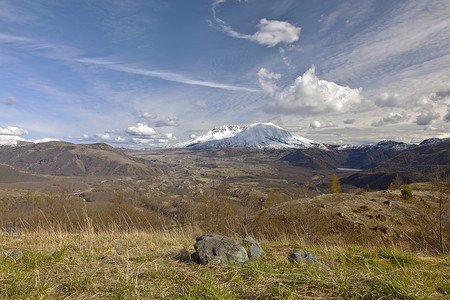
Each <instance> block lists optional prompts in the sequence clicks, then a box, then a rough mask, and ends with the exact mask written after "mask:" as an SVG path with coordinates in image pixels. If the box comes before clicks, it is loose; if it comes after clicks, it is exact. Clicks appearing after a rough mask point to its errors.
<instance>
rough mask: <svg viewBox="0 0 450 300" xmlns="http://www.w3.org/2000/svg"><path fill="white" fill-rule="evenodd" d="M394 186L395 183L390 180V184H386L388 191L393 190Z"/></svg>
mask: <svg viewBox="0 0 450 300" xmlns="http://www.w3.org/2000/svg"><path fill="white" fill-rule="evenodd" d="M395 188H396V186H395V183H394V182H393V181H392V182H391V184H390V185H389V186H388V188H387V189H388V190H389V191H392V190H395Z"/></svg>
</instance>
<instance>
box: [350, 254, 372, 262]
mask: <svg viewBox="0 0 450 300" xmlns="http://www.w3.org/2000/svg"><path fill="white" fill-rule="evenodd" d="M350 257H351V258H352V259H353V260H355V261H357V262H362V263H368V262H369V259H368V258H367V257H364V256H361V255H357V254H352V255H350Z"/></svg>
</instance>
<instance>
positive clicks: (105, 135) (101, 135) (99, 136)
mask: <svg viewBox="0 0 450 300" xmlns="http://www.w3.org/2000/svg"><path fill="white" fill-rule="evenodd" d="M95 138H96V139H100V140H104V141H111V140H112V137H111V135H110V134H109V133H98V134H96V135H95Z"/></svg>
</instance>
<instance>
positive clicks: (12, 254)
mask: <svg viewBox="0 0 450 300" xmlns="http://www.w3.org/2000/svg"><path fill="white" fill-rule="evenodd" d="M22 256H23V253H22V251H19V250H12V251H6V250H3V249H0V258H5V259H12V260H13V261H14V262H15V261H17V260H18V259H19V258H21V257H22Z"/></svg>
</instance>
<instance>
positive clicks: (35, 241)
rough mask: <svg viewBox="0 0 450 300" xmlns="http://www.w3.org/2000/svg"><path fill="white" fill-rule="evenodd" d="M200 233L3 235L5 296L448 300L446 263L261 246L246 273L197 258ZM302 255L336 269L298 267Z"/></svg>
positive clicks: (347, 250)
mask: <svg viewBox="0 0 450 300" xmlns="http://www.w3.org/2000/svg"><path fill="white" fill-rule="evenodd" d="M202 233H203V232H200V231H199V230H195V229H185V230H181V229H173V230H170V231H169V230H160V231H152V232H151V231H132V232H128V233H120V232H116V231H109V232H97V233H94V232H93V231H92V230H90V229H89V226H87V229H82V230H81V231H80V232H79V233H65V232H61V231H60V232H58V231H50V230H39V229H38V230H35V231H32V232H24V233H22V234H21V236H20V237H18V236H16V235H14V234H2V235H0V248H1V249H4V250H13V249H17V250H20V251H22V252H23V257H22V258H20V259H17V260H16V261H14V260H12V259H5V258H3V259H0V298H2V299H299V298H301V299H321V298H322V299H335V298H345V299H427V298H429V299H445V298H447V299H448V297H449V295H450V268H449V262H450V260H449V257H448V256H436V257H427V256H422V255H420V254H414V253H408V252H402V251H399V250H395V249H392V248H365V247H361V246H355V245H346V246H328V247H327V246H320V247H319V246H317V245H313V244H306V243H303V242H302V241H292V240H280V241H276V242H273V241H272V242H264V241H263V242H262V243H261V244H262V246H263V248H264V250H265V251H266V253H267V255H266V256H265V257H264V258H263V259H261V260H258V261H251V262H250V263H249V264H246V265H241V266H201V265H197V264H196V263H194V262H192V261H191V260H190V256H189V254H191V253H192V252H194V249H193V244H194V243H195V237H196V236H199V235H201V234H202ZM300 249H305V250H307V251H309V252H311V253H314V254H315V255H316V256H317V258H318V260H319V261H320V262H322V263H323V264H325V265H327V266H328V267H329V269H328V268H325V267H320V266H314V265H307V264H293V263H289V262H288V260H287V255H288V254H290V253H292V252H293V251H297V250H300Z"/></svg>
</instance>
